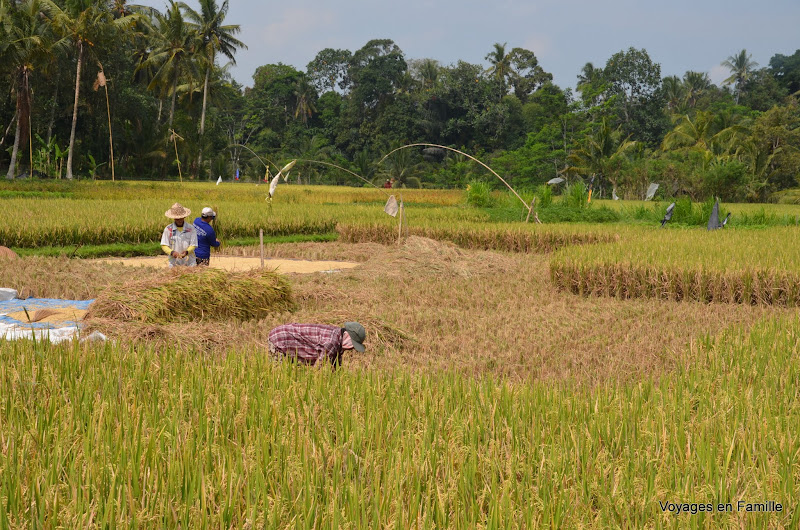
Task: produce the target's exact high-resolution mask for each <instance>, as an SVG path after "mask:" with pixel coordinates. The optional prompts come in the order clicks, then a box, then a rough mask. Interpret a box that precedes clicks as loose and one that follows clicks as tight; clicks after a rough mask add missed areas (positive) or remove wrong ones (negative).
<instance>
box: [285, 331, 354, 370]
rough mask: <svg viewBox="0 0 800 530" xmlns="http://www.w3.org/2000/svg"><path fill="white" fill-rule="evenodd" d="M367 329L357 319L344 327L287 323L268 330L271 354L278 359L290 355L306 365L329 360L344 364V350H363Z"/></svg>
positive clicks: (336, 364)
mask: <svg viewBox="0 0 800 530" xmlns="http://www.w3.org/2000/svg"><path fill="white" fill-rule="evenodd" d="M366 338H367V332H366V331H365V330H364V326H362V325H361V324H359V323H358V322H345V323H344V325H343V326H342V327H339V326H331V325H328V324H284V325H282V326H278V327H277V328H273V329H272V330H271V331H270V332H269V353H270V355H272V356H273V357H274V358H276V359H281V358H283V357H288V358H290V359H291V360H294V361H298V362H302V363H305V364H311V365H313V364H315V363H316V362H317V361H318V360H320V359H323V360H327V361H329V362H330V363H331V364H332V365H333V366H334V368H335V367H337V366H339V365H340V364H341V363H342V353H344V350H356V351H357V352H360V353H363V352H364V350H365V348H364V340H365V339H366Z"/></svg>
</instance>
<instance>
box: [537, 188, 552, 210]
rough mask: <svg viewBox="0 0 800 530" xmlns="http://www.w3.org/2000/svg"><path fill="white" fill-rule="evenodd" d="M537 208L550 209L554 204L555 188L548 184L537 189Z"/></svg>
mask: <svg viewBox="0 0 800 530" xmlns="http://www.w3.org/2000/svg"><path fill="white" fill-rule="evenodd" d="M535 193H536V206H537V207H538V208H549V207H550V205H552V204H553V188H552V187H550V186H548V185H547V184H541V185H539V186H537V187H536V192H535Z"/></svg>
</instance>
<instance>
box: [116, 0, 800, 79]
mask: <svg viewBox="0 0 800 530" xmlns="http://www.w3.org/2000/svg"><path fill="white" fill-rule="evenodd" d="M184 1H186V2H187V3H188V4H189V5H191V6H192V7H195V8H197V6H198V4H197V2H196V0H184ZM217 1H218V3H221V0H217ZM131 3H137V2H136V1H135V0H132V1H131ZM138 3H142V4H145V5H150V6H153V7H157V8H159V9H162V10H163V9H164V6H165V1H164V0H145V1H141V0H140V2H138ZM226 23H229V24H239V25H240V26H241V28H242V31H241V33H240V34H239V35H238V37H239V39H240V40H242V41H243V42H244V43H245V44H247V46H248V48H249V49H247V50H241V51H239V52H238V53H237V55H236V62H237V66H236V67H234V68H233V69H232V74H233V76H234V78H235V79H236V80H237V81H239V82H240V83H242V84H243V85H245V86H250V85H252V82H253V81H252V76H253V72H255V69H256V68H257V67H258V66H261V65H264V64H270V63H277V62H282V63H284V64H289V65H292V66H294V67H295V68H297V69H298V70H303V71H304V70H305V67H306V64H308V62H309V61H311V60H312V59H313V58H314V56H315V55H316V54H317V52H319V51H320V50H322V49H324V48H345V49H348V50H350V51H355V50H357V49H359V48H361V47H362V46H363V45H364V44H366V43H367V41H369V40H370V39H375V38H388V39H392V40H394V41H395V43H397V45H398V46H400V48H401V49H402V50H403V52H404V53H405V56H406V59H422V58H428V57H429V58H432V59H435V60H437V61H439V62H440V63H441V64H442V65H448V64H453V63H455V62H457V61H458V60H459V59H461V60H464V61H467V62H470V63H476V64H483V65H485V66H488V64H487V62H486V61H485V59H484V58H485V56H486V54H487V53H488V52H489V51H490V50H491V49H492V45H493V44H494V43H495V42H499V43H508V49H509V50H510V49H511V48H513V47H517V46H519V47H523V48H527V49H529V50H532V51H533V52H534V53H535V54H536V57H538V59H539V64H540V65H541V66H542V67H543V68H544V69H545V70H546V71H547V72H550V73H552V74H553V77H554V82H555V83H556V84H557V85H559V86H560V87H562V88H574V87H575V83H576V77H577V75H578V73H580V70H581V68H582V67H583V65H584V64H586V63H587V62H592V63H594V65H595V66H599V67H602V66H604V65H605V63H606V61H607V60H608V58H609V57H611V55H613V54H614V53H616V52H618V51H620V50H626V49H628V48H629V47H631V46H633V47H636V48H645V49H646V50H647V52H648V53H649V54H650V57H651V59H653V61H655V62H657V63H660V64H661V72H662V76H668V75H678V76H682V75H683V74H684V73H685V72H686V71H687V70H696V71H701V72H708V73H709V75H710V76H711V79H712V81H714V82H715V83H717V84H720V83H721V82H722V80H723V79H725V78H726V77H727V70H726V69H724V68H722V67H720V63H721V62H722V61H724V60H725V59H726V58H727V57H728V56H730V55H733V54H734V53H738V52H739V51H740V50H741V49H743V48H744V49H747V51H748V53H750V54H752V58H753V60H755V61H756V62H758V63H759V65H760V66H767V65H768V64H769V60H770V58H771V57H772V56H773V55H775V54H776V53H781V54H784V55H791V54H793V53H794V52H795V50H797V49H800V0H763V1H762V2H755V1H753V0H692V1H690V0H671V1H663V0H662V1H659V2H653V1H647V0H638V1H636V0H605V1H602V2H599V1H592V0H527V1H523V0H496V1H494V2H487V1H485V0H482V1H478V0H438V1H432V0H406V1H402V0H397V1H388V2H387V1H383V0H372V1H368V0H339V1H336V2H322V1H320V0H294V1H292V2H285V3H278V2H264V1H262V0H230V10H229V12H228V17H227V19H226Z"/></svg>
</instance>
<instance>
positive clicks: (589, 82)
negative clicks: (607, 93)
mask: <svg viewBox="0 0 800 530" xmlns="http://www.w3.org/2000/svg"><path fill="white" fill-rule="evenodd" d="M576 88H577V90H578V92H580V93H581V97H582V98H583V101H584V102H586V103H589V104H591V105H595V104H597V102H598V101H599V100H600V94H601V91H602V88H603V69H602V68H596V67H595V66H594V65H593V64H592V63H586V64H585V65H583V68H581V73H580V74H578V84H577V86H576Z"/></svg>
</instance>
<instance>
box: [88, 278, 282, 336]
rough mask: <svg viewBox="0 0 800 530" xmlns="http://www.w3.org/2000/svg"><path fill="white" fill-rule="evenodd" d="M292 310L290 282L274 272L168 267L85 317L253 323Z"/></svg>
mask: <svg viewBox="0 0 800 530" xmlns="http://www.w3.org/2000/svg"><path fill="white" fill-rule="evenodd" d="M294 307H295V304H294V301H293V299H292V295H291V289H290V287H289V283H288V282H287V281H286V280H285V279H284V278H282V277H281V276H279V275H278V274H277V273H275V272H272V271H260V270H255V271H247V272H237V273H230V272H226V271H223V270H218V269H210V268H199V267H198V268H192V269H188V268H186V269H172V270H170V271H165V273H164V274H162V275H160V276H158V277H156V278H154V279H153V278H150V279H147V280H140V281H134V282H130V283H127V284H124V285H122V286H121V287H114V288H110V289H108V290H106V291H105V292H103V293H101V295H100V296H99V297H97V300H96V301H95V302H94V303H93V304H92V305H91V306H90V308H89V313H88V314H87V315H86V318H87V319H91V318H112V319H116V320H122V321H138V322H149V323H154V324H158V323H164V322H182V321H195V320H216V321H220V320H239V321H244V320H253V319H256V320H257V319H261V318H264V317H265V316H266V315H269V314H271V313H276V312H281V311H291V310H293V309H294Z"/></svg>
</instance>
